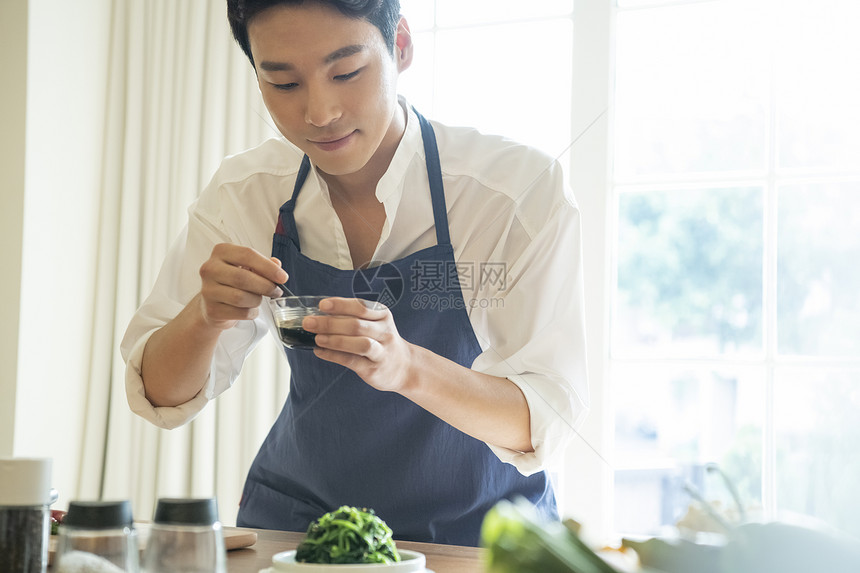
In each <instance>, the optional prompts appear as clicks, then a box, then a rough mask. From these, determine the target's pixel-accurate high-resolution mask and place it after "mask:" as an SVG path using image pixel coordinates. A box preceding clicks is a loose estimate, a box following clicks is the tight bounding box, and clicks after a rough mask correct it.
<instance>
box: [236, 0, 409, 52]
mask: <svg viewBox="0 0 860 573" xmlns="http://www.w3.org/2000/svg"><path fill="white" fill-rule="evenodd" d="M308 1H309V2H316V3H318V4H323V5H326V6H331V7H333V8H336V9H337V10H338V11H340V13H341V14H343V15H345V16H348V17H350V18H361V19H364V20H367V21H368V22H370V23H371V24H373V25H374V26H376V27H377V28H378V29H379V31H380V32H381V33H382V38H383V40H385V45H386V46H387V47H388V50H389V51H390V52H391V53H392V54H393V53H394V41H395V38H396V37H397V23H398V22H399V21H400V0H308ZM304 3H305V0H227V21H229V22H230V29H231V30H232V31H233V38H235V39H236V43H237V44H239V47H240V48H242V51H243V52H245V55H246V56H248V59H249V60H250V61H251V65H252V66H253V65H254V56H253V55H252V54H251V42H250V41H249V40H248V22H250V21H251V20H252V19H253V18H254V16H256V15H257V14H259V13H260V12H262V11H263V10H266V9H267V8H271V7H272V6H278V5H281V4H283V5H288V6H289V5H292V6H298V5H301V4H304Z"/></svg>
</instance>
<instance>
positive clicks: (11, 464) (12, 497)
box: [0, 458, 53, 573]
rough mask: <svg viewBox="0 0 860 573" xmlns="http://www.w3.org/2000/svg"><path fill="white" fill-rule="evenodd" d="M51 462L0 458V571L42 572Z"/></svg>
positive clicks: (45, 561) (45, 562) (47, 535)
mask: <svg viewBox="0 0 860 573" xmlns="http://www.w3.org/2000/svg"><path fill="white" fill-rule="evenodd" d="M52 501H53V500H52V499H51V460H50V459H45V458H0V572H6V571H10V572H11V571H14V572H15V573H45V571H46V570H47V566H48V540H49V538H50V534H51V526H50V514H51V512H50V504H51V502H52Z"/></svg>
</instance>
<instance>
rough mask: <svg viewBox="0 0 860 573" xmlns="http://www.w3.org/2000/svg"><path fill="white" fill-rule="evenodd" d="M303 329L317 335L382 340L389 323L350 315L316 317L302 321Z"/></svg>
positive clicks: (308, 317)
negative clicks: (337, 335)
mask: <svg viewBox="0 0 860 573" xmlns="http://www.w3.org/2000/svg"><path fill="white" fill-rule="evenodd" d="M302 328H304V329H305V330H307V331H308V332H315V333H317V334H339V335H342V336H358V337H367V338H373V339H375V340H380V339H381V338H382V334H383V333H384V332H385V331H386V330H387V322H386V321H384V320H366V319H362V318H356V317H354V316H348V315H346V316H345V315H332V316H328V315H316V316H307V317H305V319H304V320H303V321H302Z"/></svg>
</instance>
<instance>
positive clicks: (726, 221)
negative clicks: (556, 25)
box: [610, 0, 860, 534]
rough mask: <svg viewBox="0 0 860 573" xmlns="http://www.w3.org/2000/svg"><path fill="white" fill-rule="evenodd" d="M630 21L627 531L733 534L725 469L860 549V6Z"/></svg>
mask: <svg viewBox="0 0 860 573" xmlns="http://www.w3.org/2000/svg"><path fill="white" fill-rule="evenodd" d="M615 16H616V20H615V22H616V36H615V50H616V66H615V70H614V72H615V86H616V89H615V94H614V95H615V101H614V112H615V113H614V117H615V130H614V133H613V142H614V146H613V150H614V167H613V185H612V195H611V199H612V204H613V205H614V214H615V218H614V226H615V229H614V230H615V233H614V237H615V240H616V243H615V257H614V259H613V269H614V271H615V272H614V276H613V287H614V288H613V301H612V312H611V335H610V372H611V381H612V387H613V398H614V404H615V424H614V428H615V458H614V459H615V462H616V463H615V472H614V473H615V496H614V499H615V503H614V523H613V529H614V531H617V532H620V533H638V534H656V533H659V532H660V531H661V530H662V528H664V527H666V526H672V525H675V524H677V523H678V522H679V521H682V523H688V524H690V523H692V522H693V520H699V523H701V522H702V521H701V520H702V519H705V520H706V521H707V519H708V517H707V516H706V515H703V512H702V509H701V507H700V503H699V502H698V501H697V499H696V496H697V495H701V496H702V497H704V498H705V499H707V500H709V501H713V506H714V507H717V508H719V511H721V512H722V515H723V517H724V518H726V519H728V520H729V521H731V520H733V519H736V518H737V517H738V513H739V509H738V508H737V505H736V503H735V501H734V496H733V495H732V492H731V489H730V488H729V487H727V486H726V483H725V482H724V480H723V479H722V476H721V475H718V474H719V473H722V474H724V475H725V476H727V477H728V478H729V479H730V481H731V483H732V484H733V486H734V488H735V489H736V494H737V497H739V499H740V502H741V504H742V506H743V509H742V510H743V511H744V512H745V513H746V515H747V516H748V517H751V518H752V517H764V518H774V517H785V516H786V514H795V515H797V514H800V515H802V516H809V517H814V518H818V519H823V520H825V521H827V522H829V523H831V524H832V525H835V526H837V527H840V528H843V529H846V530H848V531H850V532H852V533H855V534H858V533H860V517H858V516H857V515H856V509H857V508H858V507H860V503H858V502H860V495H858V494H857V493H856V488H853V487H851V486H849V485H848V484H850V483H857V481H858V479H860V455H858V454H857V453H856V452H857V450H858V445H860V441H858V439H860V421H858V419H860V417H858V416H857V415H856V412H857V411H858V406H860V359H858V357H860V270H858V268H860V267H858V264H857V263H856V261H858V260H860V234H858V233H857V231H856V230H854V229H855V224H854V222H855V221H857V220H860V219H858V216H860V164H859V163H858V161H857V158H858V157H860V106H858V105H857V104H856V102H857V101H860V73H858V72H857V70H858V69H860V39H858V38H857V36H856V34H854V31H853V22H856V20H857V17H858V16H860V6H858V5H857V3H856V2H852V1H850V0H825V1H818V0H816V1H815V2H813V1H811V0H790V1H780V2H775V1H769V0H746V1H743V2H739V1H734V0H724V1H717V0H715V1H709V2H701V1H698V2H661V3H655V2H646V1H643V0H618V7H617V11H616V14H615ZM718 470H719V471H718ZM643 500H647V501H643ZM711 525H713V524H711Z"/></svg>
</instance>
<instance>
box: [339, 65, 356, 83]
mask: <svg viewBox="0 0 860 573" xmlns="http://www.w3.org/2000/svg"><path fill="white" fill-rule="evenodd" d="M361 70H362V68H359V69H357V70H355V71H354V72H349V73H348V74H340V75H339V76H335V77H334V79H336V80H338V81H341V82H345V81H347V80H351V79H352V78H354V77H355V76H357V75H358V74H359V72H361Z"/></svg>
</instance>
